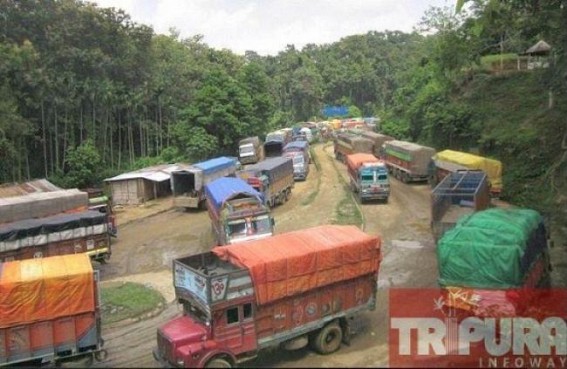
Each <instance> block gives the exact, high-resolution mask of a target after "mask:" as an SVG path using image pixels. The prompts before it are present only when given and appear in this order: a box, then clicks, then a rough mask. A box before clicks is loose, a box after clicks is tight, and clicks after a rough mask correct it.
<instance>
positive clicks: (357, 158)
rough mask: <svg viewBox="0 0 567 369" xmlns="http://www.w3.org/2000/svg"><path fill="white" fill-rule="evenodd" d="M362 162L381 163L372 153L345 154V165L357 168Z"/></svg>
mask: <svg viewBox="0 0 567 369" xmlns="http://www.w3.org/2000/svg"><path fill="white" fill-rule="evenodd" d="M364 163H382V161H381V160H380V159H378V158H376V157H375V156H374V155H372V154H366V153H356V154H350V155H347V165H348V167H349V168H354V169H357V168H358V167H360V166H361V165H362V164H364Z"/></svg>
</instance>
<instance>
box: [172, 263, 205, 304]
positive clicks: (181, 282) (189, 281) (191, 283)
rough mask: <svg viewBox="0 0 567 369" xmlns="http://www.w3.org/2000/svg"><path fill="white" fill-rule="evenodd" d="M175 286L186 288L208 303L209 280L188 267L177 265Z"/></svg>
mask: <svg viewBox="0 0 567 369" xmlns="http://www.w3.org/2000/svg"><path fill="white" fill-rule="evenodd" d="M175 287H178V288H184V289H186V290H187V291H189V293H190V294H191V295H193V296H195V297H196V298H198V299H199V300H201V301H202V302H203V303H207V302H208V299H207V280H206V279H205V278H203V277H201V276H200V275H198V274H196V273H193V272H192V271H190V270H189V269H187V268H184V267H183V266H181V265H179V264H176V265H175Z"/></svg>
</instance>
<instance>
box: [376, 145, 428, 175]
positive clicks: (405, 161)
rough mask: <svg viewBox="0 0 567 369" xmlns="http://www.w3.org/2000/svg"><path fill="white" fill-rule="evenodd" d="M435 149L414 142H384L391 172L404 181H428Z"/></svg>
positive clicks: (387, 163) (386, 159) (385, 155)
mask: <svg viewBox="0 0 567 369" xmlns="http://www.w3.org/2000/svg"><path fill="white" fill-rule="evenodd" d="M433 155H435V149H433V148H431V147H428V146H422V145H418V144H416V143H413V142H407V141H399V140H392V141H388V142H386V143H384V157H383V159H384V161H385V162H386V165H387V166H388V170H389V171H390V173H391V174H392V175H393V176H394V177H395V178H397V179H399V180H401V181H402V182H404V183H408V182H420V181H427V180H428V179H429V173H430V167H431V162H432V160H431V158H432V157H433Z"/></svg>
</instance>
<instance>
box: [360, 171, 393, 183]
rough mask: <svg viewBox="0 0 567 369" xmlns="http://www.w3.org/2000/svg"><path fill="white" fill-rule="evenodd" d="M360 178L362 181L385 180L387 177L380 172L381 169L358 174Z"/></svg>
mask: <svg viewBox="0 0 567 369" xmlns="http://www.w3.org/2000/svg"><path fill="white" fill-rule="evenodd" d="M360 179H361V180H362V181H364V182H376V181H385V180H387V179H388V175H387V174H386V173H382V171H373V172H364V173H362V175H361V176H360Z"/></svg>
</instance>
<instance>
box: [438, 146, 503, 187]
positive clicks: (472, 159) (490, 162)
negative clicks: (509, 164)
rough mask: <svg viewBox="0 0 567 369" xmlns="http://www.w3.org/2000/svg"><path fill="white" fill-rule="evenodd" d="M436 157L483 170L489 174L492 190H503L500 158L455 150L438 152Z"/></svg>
mask: <svg viewBox="0 0 567 369" xmlns="http://www.w3.org/2000/svg"><path fill="white" fill-rule="evenodd" d="M434 159H435V160H441V161H447V162H450V163H454V164H458V165H462V166H464V167H466V168H468V169H473V170H475V169H476V170H482V171H484V173H486V175H487V176H488V180H489V181H490V184H491V186H492V190H493V191H501V190H502V163H501V162H500V161H499V160H495V159H489V158H485V157H482V156H478V155H474V154H469V153H466V152H460V151H453V150H444V151H441V152H438V153H437V154H436V155H435V156H434Z"/></svg>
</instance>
